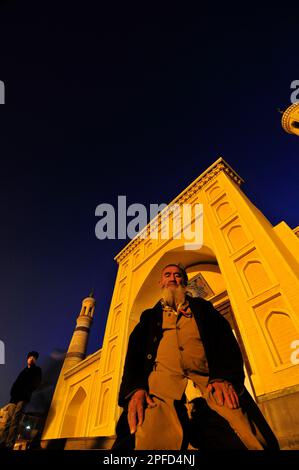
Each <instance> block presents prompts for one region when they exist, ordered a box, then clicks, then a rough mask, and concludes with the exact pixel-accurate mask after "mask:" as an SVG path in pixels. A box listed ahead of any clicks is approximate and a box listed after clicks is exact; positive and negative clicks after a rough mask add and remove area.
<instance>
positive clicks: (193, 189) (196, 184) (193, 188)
mask: <svg viewBox="0 0 299 470" xmlns="http://www.w3.org/2000/svg"><path fill="white" fill-rule="evenodd" d="M221 172H223V173H225V174H226V175H227V176H229V177H230V178H231V179H232V180H233V182H234V183H236V184H237V185H238V186H241V184H242V183H244V180H243V179H242V178H241V177H240V176H239V175H238V174H237V173H236V172H235V170H233V169H232V167H231V166H230V165H229V164H228V163H227V162H226V161H225V160H224V159H223V158H222V157H220V158H218V160H216V161H215V162H214V163H213V164H212V165H211V166H210V167H209V168H207V170H205V171H204V172H203V173H202V174H201V175H199V176H198V177H197V178H196V179H195V180H194V181H193V183H191V184H190V185H189V186H188V187H187V188H186V189H184V191H183V192H182V193H181V194H179V195H178V196H177V197H176V198H175V199H174V200H173V201H171V202H170V203H169V204H168V205H167V207H165V208H164V209H163V210H162V211H161V213H160V214H159V216H156V217H155V219H153V220H152V221H151V222H150V223H148V224H147V226H146V227H144V228H143V229H142V230H141V231H140V232H139V234H138V235H137V236H136V237H135V238H133V240H131V241H130V242H129V243H128V244H127V245H126V246H125V247H124V248H123V249H122V250H121V251H120V252H119V253H118V255H116V256H115V258H114V260H115V261H117V263H118V264H119V263H121V261H123V260H124V258H126V257H127V256H128V255H129V254H130V253H131V252H132V251H133V250H135V248H136V247H137V246H138V245H139V244H141V242H143V241H145V240H146V239H147V238H148V235H149V233H150V230H154V229H155V228H157V227H158V226H159V225H160V224H161V222H162V221H163V220H164V219H165V218H167V217H168V216H169V212H171V211H172V206H173V205H180V206H181V205H182V204H185V203H187V202H188V201H190V199H192V197H193V196H194V195H195V194H197V193H198V192H199V191H200V190H201V189H202V188H203V187H204V186H206V185H207V184H208V183H210V182H211V181H212V180H213V179H214V178H215V177H216V176H217V175H218V174H219V173H221Z"/></svg>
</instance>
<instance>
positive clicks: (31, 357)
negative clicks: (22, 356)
mask: <svg viewBox="0 0 299 470" xmlns="http://www.w3.org/2000/svg"><path fill="white" fill-rule="evenodd" d="M35 363H36V358H35V357H34V356H29V357H28V359H27V365H28V367H31V366H32V365H33V364H35Z"/></svg>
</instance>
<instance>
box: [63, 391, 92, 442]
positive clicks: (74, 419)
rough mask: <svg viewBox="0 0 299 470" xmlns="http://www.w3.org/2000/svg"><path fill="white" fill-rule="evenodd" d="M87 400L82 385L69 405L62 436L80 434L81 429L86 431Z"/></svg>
mask: <svg viewBox="0 0 299 470" xmlns="http://www.w3.org/2000/svg"><path fill="white" fill-rule="evenodd" d="M85 401H86V392H85V390H84V389H83V388H82V387H80V388H79V389H78V390H77V392H76V393H75V395H74V396H73V398H72V400H71V402H70V403H69V405H68V408H67V411H66V413H65V418H64V421H63V425H62V428H61V436H60V437H75V436H78V435H80V431H82V432H84V404H85Z"/></svg>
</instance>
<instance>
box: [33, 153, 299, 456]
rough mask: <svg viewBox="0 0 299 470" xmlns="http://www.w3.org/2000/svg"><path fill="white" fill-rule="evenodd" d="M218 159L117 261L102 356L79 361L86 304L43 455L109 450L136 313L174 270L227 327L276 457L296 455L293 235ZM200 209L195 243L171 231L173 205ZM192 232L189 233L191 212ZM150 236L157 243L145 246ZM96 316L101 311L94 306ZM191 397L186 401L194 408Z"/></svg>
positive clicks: (297, 289)
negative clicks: (170, 267)
mask: <svg viewBox="0 0 299 470" xmlns="http://www.w3.org/2000/svg"><path fill="white" fill-rule="evenodd" d="M242 183H243V180H242V178H241V177H240V176H239V175H238V174H237V173H236V172H235V171H234V170H233V169H232V168H231V167H230V166H229V164H228V163H226V162H225V160H223V159H222V158H219V159H218V160H217V161H215V162H214V163H213V164H212V165H211V166H210V167H209V168H207V169H206V170H205V171H204V172H203V173H202V174H201V175H200V176H199V177H198V178H196V179H195V180H194V181H193V182H192V183H191V184H190V185H189V186H188V187H187V188H186V189H185V190H184V191H182V193H181V194H179V195H178V196H177V197H176V198H175V200H174V201H172V202H171V203H170V204H169V206H168V207H167V208H166V209H165V210H164V209H163V210H162V211H161V212H160V213H159V214H158V215H157V217H156V218H155V219H154V220H153V221H152V222H151V223H150V224H149V225H148V226H147V227H145V228H144V229H143V230H142V231H141V232H140V233H139V234H138V235H137V236H136V237H135V238H134V239H133V240H131V241H130V242H129V243H128V244H127V245H126V246H125V248H124V249H123V250H122V251H121V252H120V253H119V254H118V255H117V256H116V258H115V261H116V262H117V263H118V272H117V277H116V281H115V286H114V291H113V295H112V299H111V304H110V310H109V314H108V318H107V323H106V329H105V335H104V340H103V345H102V348H101V349H99V350H98V351H96V352H95V353H94V354H91V355H89V356H87V357H85V353H86V346H87V340H88V334H89V330H90V327H91V324H92V319H93V315H94V309H95V299H94V297H93V294H92V293H91V294H90V295H89V296H88V297H87V298H86V299H84V300H83V303H82V308H81V311H80V313H79V316H78V318H77V325H76V328H75V331H74V334H73V336H72V339H71V342H70V345H69V349H68V352H67V355H66V358H65V361H64V364H63V367H62V370H61V373H60V377H59V379H58V382H57V386H56V390H55V393H54V396H53V399H52V404H51V407H50V411H49V414H48V418H47V421H46V424H45V427H44V431H43V436H42V446H43V447H45V448H48V447H50V446H52V447H54V446H55V445H56V444H57V447H59V445H60V446H63V448H65V449H87V448H110V447H111V446H112V444H113V442H114V439H115V426H116V423H117V420H118V417H119V415H120V412H121V409H120V408H119V407H118V405H117V398H118V391H119V386H120V381H121V377H122V371H123V366H124V359H125V355H126V349H127V343H128V338H129V335H130V333H131V331H132V329H133V328H134V326H135V325H136V324H137V322H138V320H139V317H140V315H141V313H142V311H143V310H145V309H146V308H149V307H151V306H153V305H154V304H155V303H156V302H157V301H158V299H159V298H160V290H159V286H158V281H159V276H160V273H161V269H162V267H163V266H165V265H166V264H168V263H181V264H182V265H184V266H185V268H186V271H187V273H188V277H189V287H190V289H191V291H192V289H193V292H194V295H201V296H203V297H204V298H206V299H208V300H210V301H211V302H212V303H213V305H214V306H215V307H216V308H217V309H218V310H219V311H220V312H221V313H222V314H223V315H224V316H225V317H226V318H227V319H228V320H229V322H230V323H231V326H232V328H233V330H234V333H235V335H236V337H237V339H238V341H239V344H240V347H241V349H242V353H243V356H244V362H245V369H246V370H245V372H246V385H247V387H248V389H249V391H250V393H251V394H252V396H253V397H254V399H255V400H256V402H257V403H258V404H259V406H260V408H261V411H262V412H263V414H264V415H265V417H266V419H267V421H268V422H269V424H270V426H271V427H272V429H273V430H274V432H275V434H276V435H277V437H278V439H279V441H280V445H281V448H284V449H299V426H298V422H299V239H298V237H299V227H297V228H296V229H291V228H290V227H289V226H288V225H287V224H286V223H285V222H283V221H282V222H280V223H279V224H277V225H276V226H273V225H272V224H271V223H270V222H269V221H268V220H267V218H266V217H265V216H264V215H263V214H262V212H261V211H260V210H259V209H258V208H257V207H255V205H254V204H253V203H252V202H251V201H250V200H249V199H248V197H247V196H246V195H245V194H244V192H243V191H242V189H241V185H242ZM186 204H188V205H189V206H190V207H191V208H192V209H193V208H195V207H196V205H197V206H198V204H200V205H201V207H202V209H203V210H202V214H201V216H200V222H199V223H200V229H201V230H202V243H201V244H200V245H198V244H194V245H192V244H190V243H189V242H190V240H189V239H188V240H187V239H185V238H184V236H185V235H184V234H185V232H184V230H183V229H184V227H183V226H182V225H181V228H180V230H181V232H180V235H181V236H177V235H178V233H177V232H176V233H175V232H174V231H172V232H171V231H170V232H171V233H172V236H168V237H165V236H164V235H165V234H163V231H164V230H165V227H166V224H165V223H164V220H165V218H166V216H167V217H168V219H167V221H168V223H169V225H168V228H169V227H170V228H171V227H172V228H173V227H174V226H175V223H176V220H175V218H176V217H177V216H176V215H175V213H174V212H172V213H171V211H169V208H171V207H173V206H174V205H175V206H176V207H179V208H183V206H184V205H186ZM191 214H192V216H191V219H190V220H189V222H188V223H189V224H190V228H191V229H192V228H193V229H194V227H196V223H197V222H198V220H196V217H197V216H196V211H195V210H194V211H192V210H191ZM153 228H154V230H155V234H156V236H155V237H153V236H152V233H153V232H152V229H153ZM99 310H100V306H99ZM192 393H193V391H192V389H191V387H190V388H188V390H187V397H188V398H190V399H192Z"/></svg>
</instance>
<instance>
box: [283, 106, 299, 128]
mask: <svg viewBox="0 0 299 470" xmlns="http://www.w3.org/2000/svg"><path fill="white" fill-rule="evenodd" d="M297 109H298V110H299V103H298V102H296V103H293V104H292V105H291V106H289V107H288V108H287V109H286V110H285V112H284V113H283V115H282V117H281V125H282V127H283V128H284V130H285V131H286V132H288V134H294V128H293V127H292V122H291V121H292V119H293V120H295V118H293V117H292V115H293V113H294V111H295V110H297Z"/></svg>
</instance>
